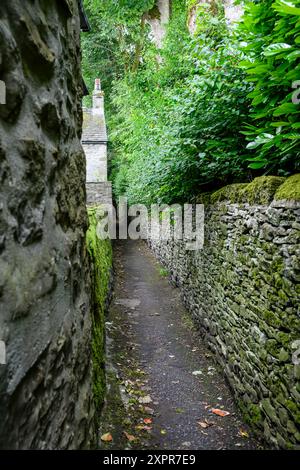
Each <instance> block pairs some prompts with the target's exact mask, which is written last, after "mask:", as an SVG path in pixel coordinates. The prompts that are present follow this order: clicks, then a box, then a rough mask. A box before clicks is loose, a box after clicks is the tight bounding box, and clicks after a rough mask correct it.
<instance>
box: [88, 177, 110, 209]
mask: <svg viewBox="0 0 300 470" xmlns="http://www.w3.org/2000/svg"><path fill="white" fill-rule="evenodd" d="M86 192H87V205H88V206H99V205H101V204H112V185H111V181H102V182H100V183H86Z"/></svg>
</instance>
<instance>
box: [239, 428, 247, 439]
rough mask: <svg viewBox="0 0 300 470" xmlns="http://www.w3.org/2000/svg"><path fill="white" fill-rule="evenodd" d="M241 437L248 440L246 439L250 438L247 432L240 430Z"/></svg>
mask: <svg viewBox="0 0 300 470" xmlns="http://www.w3.org/2000/svg"><path fill="white" fill-rule="evenodd" d="M239 435H240V436H241V437H244V438H246V439H247V438H248V437H249V434H248V433H247V431H243V429H240V430H239Z"/></svg>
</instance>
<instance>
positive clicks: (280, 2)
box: [272, 0, 300, 16]
mask: <svg viewBox="0 0 300 470" xmlns="http://www.w3.org/2000/svg"><path fill="white" fill-rule="evenodd" d="M272 8H273V9H274V10H276V11H278V12H279V13H287V14H289V15H298V16H300V8H297V7H296V6H295V4H294V3H292V2H286V1H284V0H277V2H276V3H275V5H272Z"/></svg>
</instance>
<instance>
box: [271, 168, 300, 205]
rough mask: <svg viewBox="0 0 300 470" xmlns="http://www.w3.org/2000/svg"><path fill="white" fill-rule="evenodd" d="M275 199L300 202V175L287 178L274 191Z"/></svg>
mask: <svg viewBox="0 0 300 470" xmlns="http://www.w3.org/2000/svg"><path fill="white" fill-rule="evenodd" d="M275 199H276V200H277V201H280V200H287V201H290V200H293V201H300V174H299V173H298V174H297V175H293V176H291V177H290V178H288V179H287V180H286V181H285V182H284V183H283V184H282V185H281V186H280V187H279V188H278V190H277V191H276V194H275Z"/></svg>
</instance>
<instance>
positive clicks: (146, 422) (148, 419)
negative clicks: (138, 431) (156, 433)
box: [143, 418, 152, 424]
mask: <svg viewBox="0 0 300 470" xmlns="http://www.w3.org/2000/svg"><path fill="white" fill-rule="evenodd" d="M143 421H144V423H145V424H152V419H151V418H144V419H143Z"/></svg>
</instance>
